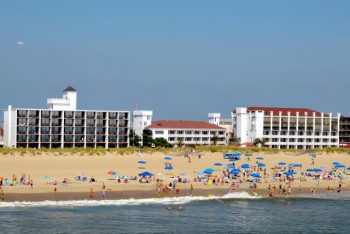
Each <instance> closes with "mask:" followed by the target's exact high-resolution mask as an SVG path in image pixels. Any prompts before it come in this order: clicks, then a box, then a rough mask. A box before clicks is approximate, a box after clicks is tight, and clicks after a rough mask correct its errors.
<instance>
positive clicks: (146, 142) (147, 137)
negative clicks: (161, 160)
mask: <svg viewBox="0 0 350 234" xmlns="http://www.w3.org/2000/svg"><path fill="white" fill-rule="evenodd" d="M152 145H153V138H152V131H150V130H144V131H143V135H142V146H144V147H152Z"/></svg>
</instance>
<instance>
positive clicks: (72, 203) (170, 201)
mask: <svg viewBox="0 0 350 234" xmlns="http://www.w3.org/2000/svg"><path fill="white" fill-rule="evenodd" d="M258 198H261V196H253V195H250V194H249V193H247V192H234V193H228V194H225V195H224V196H208V197H204V196H185V197H164V198H146V199H133V198H130V199H120V200H68V201H33V202H30V201H15V202H0V208H11V207H81V206H85V207H88V206H137V205H152V204H155V205H157V204H158V205H181V204H186V203H189V202H192V201H206V200H215V199H216V200H222V199H225V200H226V199H258Z"/></svg>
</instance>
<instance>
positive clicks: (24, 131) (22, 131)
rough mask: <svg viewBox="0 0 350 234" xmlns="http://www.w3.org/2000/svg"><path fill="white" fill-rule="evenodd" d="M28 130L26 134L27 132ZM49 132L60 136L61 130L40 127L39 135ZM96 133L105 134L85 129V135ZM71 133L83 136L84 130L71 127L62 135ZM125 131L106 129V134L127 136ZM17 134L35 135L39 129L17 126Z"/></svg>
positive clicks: (65, 129)
mask: <svg viewBox="0 0 350 234" xmlns="http://www.w3.org/2000/svg"><path fill="white" fill-rule="evenodd" d="M27 130H28V132H27ZM50 130H51V134H61V132H62V128H60V127H52V128H51V129H50V127H42V128H41V129H40V133H41V134H49V133H50ZM95 131H96V133H97V134H105V133H106V128H92V127H87V128H86V133H87V134H94V133H95ZM73 132H74V133H75V134H84V128H82V127H76V128H73V127H65V128H64V129H63V133H64V134H73ZM127 132H128V131H127V129H125V128H121V129H118V128H108V133H109V134H117V133H119V134H120V135H124V134H127ZM17 133H18V134H27V133H29V134H35V133H39V128H38V127H28V128H27V127H24V126H19V127H18V128H17Z"/></svg>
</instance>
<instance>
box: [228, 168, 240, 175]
mask: <svg viewBox="0 0 350 234" xmlns="http://www.w3.org/2000/svg"><path fill="white" fill-rule="evenodd" d="M240 172H241V171H240V170H239V169H233V170H231V172H230V174H231V175H238V174H239V173H240Z"/></svg>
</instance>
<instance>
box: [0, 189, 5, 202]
mask: <svg viewBox="0 0 350 234" xmlns="http://www.w3.org/2000/svg"><path fill="white" fill-rule="evenodd" d="M0 198H1V201H3V200H5V193H4V190H2V188H1V189H0Z"/></svg>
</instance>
